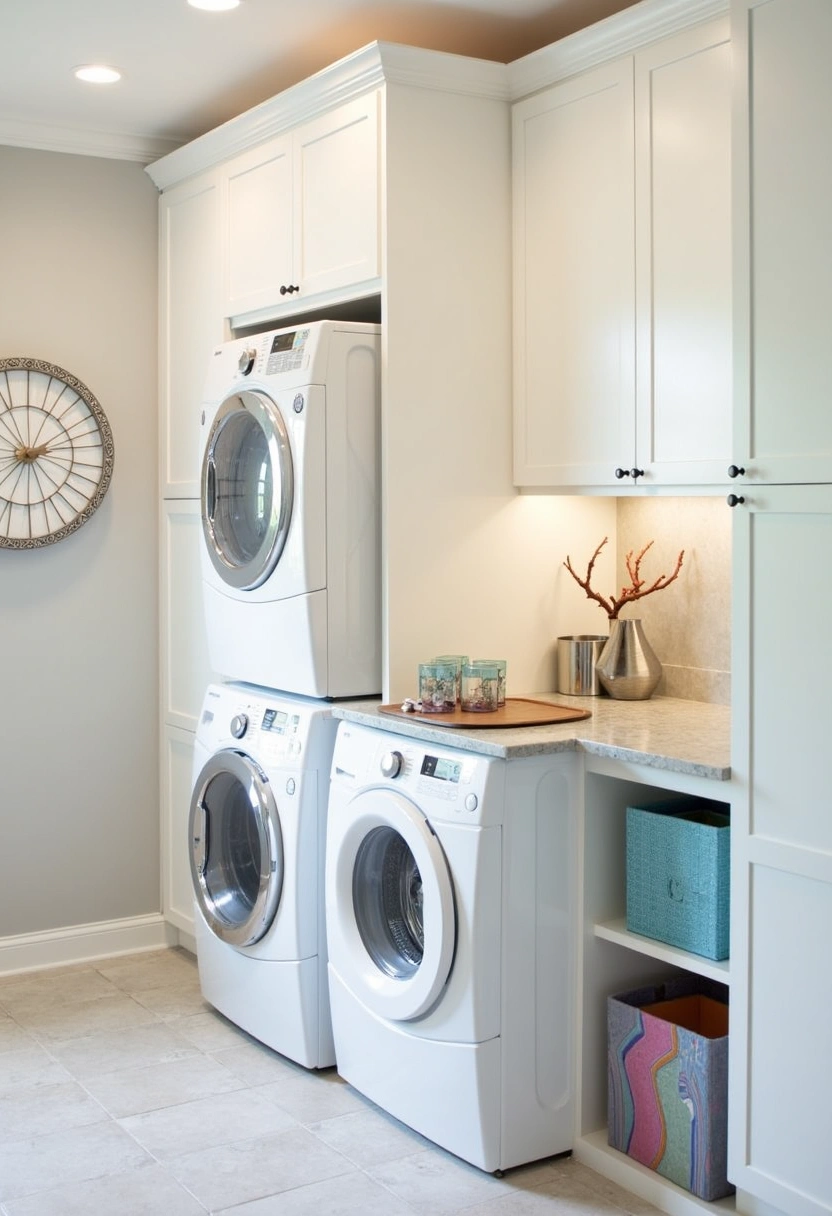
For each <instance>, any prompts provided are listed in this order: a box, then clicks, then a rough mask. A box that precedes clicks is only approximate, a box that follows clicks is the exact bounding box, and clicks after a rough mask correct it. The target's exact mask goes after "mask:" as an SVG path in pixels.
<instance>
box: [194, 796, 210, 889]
mask: <svg viewBox="0 0 832 1216" xmlns="http://www.w3.org/2000/svg"><path fill="white" fill-rule="evenodd" d="M197 810H198V811H199V812H200V817H201V822H200V828H199V835H198V836H197V835H195V836H194V838H193V848H194V864H195V866H196V871H197V874H199V876H200V878H202V877H203V875H204V874H205V867H206V865H207V864H208V812H207V811H206V809H205V803H204V802H199V803H197Z"/></svg>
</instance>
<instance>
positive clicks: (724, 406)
mask: <svg viewBox="0 0 832 1216" xmlns="http://www.w3.org/2000/svg"><path fill="white" fill-rule="evenodd" d="M635 90H636V225H637V227H636V264H637V301H638V307H637V312H638V348H637V351H638V353H637V363H638V369H639V375H638V390H637V394H638V406H637V409H638V417H637V438H638V442H637V447H638V461H637V463H638V466H639V467H640V468H643V469H644V470H645V474H644V481H645V484H650V483H651V482H655V483H658V484H667V483H677V484H688V485H690V484H694V485H696V484H703V483H705V484H707V483H713V482H717V483H720V482H724V481H725V480H726V476H727V474H726V470H727V467H728V465H729V463H730V461H731V444H732V398H731V395H732V387H733V384H732V378H733V367H732V341H731V337H732V314H731V295H732V293H731V276H732V266H731V47H730V44H729V28H728V22H727V20H724V21H719V22H714V23H711V24H709V25H706V26H701V27H697V28H696V29H693V30H689V31H687V32H685V33H684V34H680V35H678V36H677V37H675V38H671V39H667V40H664V41H662V42H659V43H656V44H655V45H654V46H652V47H650V48H648V49H647V50H645V51H641V52H639V53H638V54H637V55H636V61H635Z"/></svg>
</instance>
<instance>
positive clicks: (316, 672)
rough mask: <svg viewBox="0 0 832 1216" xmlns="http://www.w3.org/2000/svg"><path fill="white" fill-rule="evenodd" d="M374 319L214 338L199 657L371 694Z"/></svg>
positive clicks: (308, 687)
mask: <svg viewBox="0 0 832 1216" xmlns="http://www.w3.org/2000/svg"><path fill="white" fill-rule="evenodd" d="M379 362H380V326H378V325H370V324H359V323H356V322H352V323H351V322H341V321H316V322H312V323H310V324H307V325H298V326H294V327H293V328H290V329H280V330H272V331H270V332H268V333H262V334H258V335H256V336H254V337H248V338H238V339H235V340H234V341H233V342H228V343H225V344H223V345H221V346H218V347H217V348H216V350H215V351H214V353H213V355H212V358H211V361H210V365H209V371H208V375H207V379H206V388H205V398H204V403H203V409H202V421H201V430H200V434H201V451H202V470H201V498H202V545H201V566H202V584H203V602H204V608H205V620H206V628H207V638H208V650H209V658H210V662H211V667H212V669H213V670H214V671H216V672H217V674H218V675H221V676H225V677H228V678H229V679H232V680H241V681H247V682H251V683H255V684H260V685H264V686H265V687H268V688H276V689H280V690H282V691H284V692H289V693H300V694H302V695H304V696H310V697H327V698H337V697H351V696H363V695H365V694H372V693H378V692H380V691H381V686H382V684H381V680H382V677H381V579H380V562H381V558H380V509H379V480H380V456H379V450H380V449H379Z"/></svg>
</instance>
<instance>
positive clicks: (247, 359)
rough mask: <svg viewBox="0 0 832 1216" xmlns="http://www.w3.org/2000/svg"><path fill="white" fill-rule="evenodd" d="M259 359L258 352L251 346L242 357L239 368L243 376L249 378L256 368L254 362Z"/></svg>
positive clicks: (238, 364)
mask: <svg viewBox="0 0 832 1216" xmlns="http://www.w3.org/2000/svg"><path fill="white" fill-rule="evenodd" d="M256 358H257V351H256V350H255V349H254V347H253V346H249V347H248V348H247V349H246V350H244V351H243V352H242V354H241V355H240V359H239V362H238V363H237V367H238V368H239V369H240V375H241V376H247V375H248V374H249V372H250V371H251V369H252V368H253V367H254V360H255V359H256Z"/></svg>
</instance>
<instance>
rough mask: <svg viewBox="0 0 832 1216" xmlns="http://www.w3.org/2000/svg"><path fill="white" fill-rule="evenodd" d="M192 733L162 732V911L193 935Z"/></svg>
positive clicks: (173, 923)
mask: <svg viewBox="0 0 832 1216" xmlns="http://www.w3.org/2000/svg"><path fill="white" fill-rule="evenodd" d="M193 758H194V735H192V734H191V733H190V732H189V731H185V730H180V729H178V728H177V727H175V726H166V727H164V728H163V732H162V786H161V804H162V824H161V835H162V914H163V915H164V918H165V920H166V921H167V922H168V923H169V924H171V925H174V926H175V927H176V928H177V929H179V930H180V931H182V932H185V933H188V934H190V935H191V937H193V936H194V888H193V882H192V881H191V865H190V856H189V854H190V849H189V842H188V814H189V811H190V806H191V790H192V788H193V778H192V768H193Z"/></svg>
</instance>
